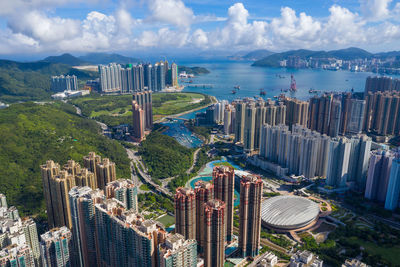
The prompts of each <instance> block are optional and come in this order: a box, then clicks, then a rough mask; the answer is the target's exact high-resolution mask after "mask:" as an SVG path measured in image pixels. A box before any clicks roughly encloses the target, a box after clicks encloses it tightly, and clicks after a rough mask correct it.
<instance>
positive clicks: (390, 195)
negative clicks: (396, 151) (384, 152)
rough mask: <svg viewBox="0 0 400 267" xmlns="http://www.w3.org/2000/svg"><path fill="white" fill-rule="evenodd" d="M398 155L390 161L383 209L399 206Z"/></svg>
mask: <svg viewBox="0 0 400 267" xmlns="http://www.w3.org/2000/svg"><path fill="white" fill-rule="evenodd" d="M399 196H400V157H399V155H397V157H396V158H395V159H394V160H393V162H392V167H391V168H390V177H389V184H388V189H387V193H386V200H385V209H387V210H395V209H396V208H397V207H400V203H399V199H400V198H399Z"/></svg>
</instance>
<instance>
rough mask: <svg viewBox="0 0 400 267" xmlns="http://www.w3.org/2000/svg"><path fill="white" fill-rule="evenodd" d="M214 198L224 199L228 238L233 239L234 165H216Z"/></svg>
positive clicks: (213, 174)
mask: <svg viewBox="0 0 400 267" xmlns="http://www.w3.org/2000/svg"><path fill="white" fill-rule="evenodd" d="M212 177H213V184H214V198H215V199H219V200H221V201H223V202H224V203H225V205H226V208H225V226H226V230H225V232H226V240H227V241H228V242H231V241H232V234H233V208H234V190H235V171H234V169H233V168H232V167H228V166H216V167H214V170H213V173H212Z"/></svg>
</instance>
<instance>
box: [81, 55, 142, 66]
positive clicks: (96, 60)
mask: <svg viewBox="0 0 400 267" xmlns="http://www.w3.org/2000/svg"><path fill="white" fill-rule="evenodd" d="M79 59H80V60H83V61H86V62H89V63H91V64H95V65H97V64H108V63H113V62H115V63H119V64H128V63H137V62H139V61H140V59H137V58H132V57H126V56H122V55H119V54H115V53H114V54H108V53H89V54H87V55H85V56H80V57H79Z"/></svg>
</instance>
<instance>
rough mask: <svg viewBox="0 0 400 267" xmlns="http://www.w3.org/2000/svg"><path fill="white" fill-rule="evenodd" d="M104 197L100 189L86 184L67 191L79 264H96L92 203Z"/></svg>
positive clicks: (100, 200) (98, 201)
mask: <svg viewBox="0 0 400 267" xmlns="http://www.w3.org/2000/svg"><path fill="white" fill-rule="evenodd" d="M104 199H105V197H104V193H103V191H102V190H100V189H96V190H93V189H92V188H90V187H87V186H86V187H77V186H76V187H73V188H72V189H71V191H69V201H70V208H71V219H72V234H73V242H74V249H75V252H76V254H75V255H76V259H75V260H76V261H77V263H78V264H79V266H98V262H97V257H98V255H97V252H96V229H95V214H94V213H95V210H94V205H95V204H96V203H100V202H102V201H103V200H104Z"/></svg>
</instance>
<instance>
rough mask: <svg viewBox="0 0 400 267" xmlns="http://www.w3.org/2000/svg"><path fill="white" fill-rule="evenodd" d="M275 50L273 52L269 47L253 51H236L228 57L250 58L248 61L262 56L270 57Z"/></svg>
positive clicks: (235, 58)
mask: <svg viewBox="0 0 400 267" xmlns="http://www.w3.org/2000/svg"><path fill="white" fill-rule="evenodd" d="M272 54H275V52H272V51H270V50H267V49H258V50H254V51H251V52H241V53H236V54H235V55H232V56H229V57H228V59H230V60H248V61H256V60H260V59H262V58H265V57H268V56H270V55H272Z"/></svg>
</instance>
